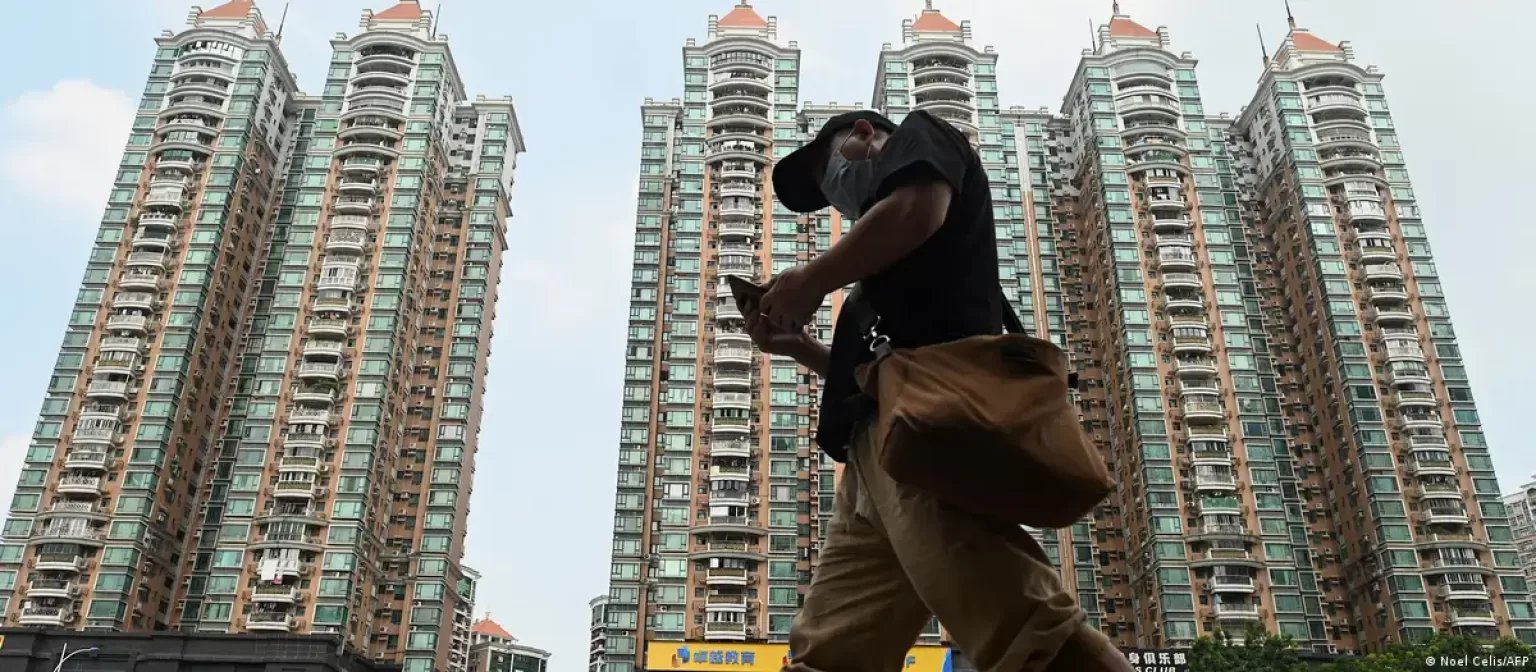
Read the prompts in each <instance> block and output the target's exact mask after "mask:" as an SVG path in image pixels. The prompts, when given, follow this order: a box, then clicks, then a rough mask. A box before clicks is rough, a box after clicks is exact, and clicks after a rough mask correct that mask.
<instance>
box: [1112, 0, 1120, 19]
mask: <svg viewBox="0 0 1536 672" xmlns="http://www.w3.org/2000/svg"><path fill="white" fill-rule="evenodd" d="M1110 7H1111V8H1112V9H1111V10H1110V11H1111V12H1112V13H1113V14H1115V15H1117V16H1118V15H1119V14H1120V0H1115V1H1114V3H1113V4H1111V5H1110Z"/></svg>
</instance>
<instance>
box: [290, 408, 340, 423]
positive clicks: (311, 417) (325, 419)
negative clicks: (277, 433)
mask: <svg viewBox="0 0 1536 672" xmlns="http://www.w3.org/2000/svg"><path fill="white" fill-rule="evenodd" d="M288 422H290V423H295V424H311V425H329V424H331V412H330V411H323V410H318V409H309V408H295V409H293V410H292V411H289V412H288Z"/></svg>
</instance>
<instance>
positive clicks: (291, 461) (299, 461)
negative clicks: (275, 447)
mask: <svg viewBox="0 0 1536 672" xmlns="http://www.w3.org/2000/svg"><path fill="white" fill-rule="evenodd" d="M288 438H289V440H290V441H292V440H293V438H294V435H292V434H290V435H288ZM277 470H278V471H298V472H305V473H318V472H319V471H320V458H318V457H313V456H305V455H284V456H283V458H282V459H281V460H279V461H278V463H277Z"/></svg>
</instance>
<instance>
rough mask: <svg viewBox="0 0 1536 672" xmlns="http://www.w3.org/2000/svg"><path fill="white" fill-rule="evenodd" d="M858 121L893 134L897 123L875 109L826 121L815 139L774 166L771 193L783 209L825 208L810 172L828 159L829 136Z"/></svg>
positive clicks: (858, 111) (856, 111)
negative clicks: (782, 205) (817, 164)
mask: <svg viewBox="0 0 1536 672" xmlns="http://www.w3.org/2000/svg"><path fill="white" fill-rule="evenodd" d="M861 119H862V120H864V121H867V122H869V123H870V125H872V126H874V127H875V128H878V129H880V130H882V131H885V132H887V133H894V132H895V131H896V124H894V123H892V122H891V120H890V119H886V118H885V115H882V114H880V113H879V112H876V111H874V110H855V111H853V112H844V113H842V114H839V115H837V116H835V117H832V118H831V119H828V120H827V123H826V124H825V125H824V126H822V127H821V130H820V131H818V132H817V133H816V139H815V140H812V141H810V142H809V143H807V144H806V145H805V146H804V147H801V148H800V149H797V150H795V151H793V152H790V154H789V156H786V157H784V158H783V159H782V160H780V161H779V162H778V163H775V164H774V166H773V192H774V194H776V195H777V196H778V197H779V202H780V203H783V204H784V207H786V208H789V209H790V210H793V211H795V212H815V211H817V210H820V209H822V208H825V207H827V197H826V195H824V194H822V193H821V185H820V184H817V182H816V176H815V174H814V173H813V170H814V169H815V168H816V167H817V166H816V165H815V164H816V163H818V162H821V161H826V160H827V152H828V151H829V150H830V149H831V144H832V136H834V135H837V133H838V131H842V130H845V129H849V128H853V124H854V123H855V122H857V121H859V120H861Z"/></svg>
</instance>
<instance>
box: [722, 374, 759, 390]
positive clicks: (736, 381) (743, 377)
mask: <svg viewBox="0 0 1536 672" xmlns="http://www.w3.org/2000/svg"><path fill="white" fill-rule="evenodd" d="M751 385H752V374H751V373H750V372H748V371H720V370H716V371H715V387H717V388H721V387H732V388H736V387H750V386H751Z"/></svg>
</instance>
